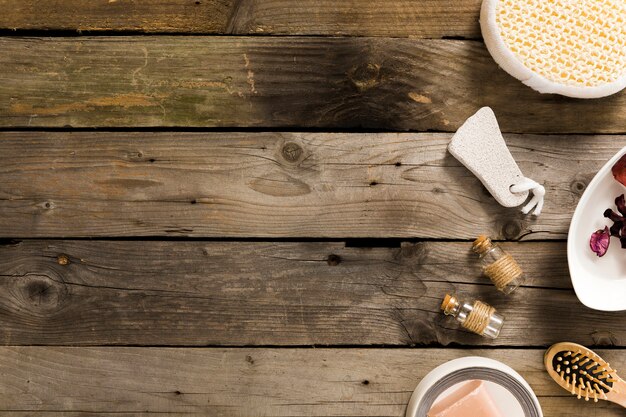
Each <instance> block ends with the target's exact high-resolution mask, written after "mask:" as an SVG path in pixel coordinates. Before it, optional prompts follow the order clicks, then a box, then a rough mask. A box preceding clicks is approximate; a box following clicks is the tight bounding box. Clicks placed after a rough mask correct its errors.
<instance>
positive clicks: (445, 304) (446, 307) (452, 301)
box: [441, 294, 459, 315]
mask: <svg viewBox="0 0 626 417" xmlns="http://www.w3.org/2000/svg"><path fill="white" fill-rule="evenodd" d="M458 305H459V300H457V298H456V297H454V296H452V295H450V294H446V296H445V297H444V299H443V301H442V302H441V309H442V310H443V312H444V314H447V315H450V314H452V311H454V309H455V308H456V307H457V306H458Z"/></svg>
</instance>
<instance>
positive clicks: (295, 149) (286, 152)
mask: <svg viewBox="0 0 626 417" xmlns="http://www.w3.org/2000/svg"><path fill="white" fill-rule="evenodd" d="M302 152H303V149H302V147H301V146H300V145H298V144H297V143H293V142H288V143H286V144H285V145H284V146H283V149H282V151H281V153H282V155H283V158H285V159H286V160H287V161H288V162H296V161H297V160H299V159H300V157H301V156H302Z"/></svg>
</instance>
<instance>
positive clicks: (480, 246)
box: [472, 235, 493, 254]
mask: <svg viewBox="0 0 626 417" xmlns="http://www.w3.org/2000/svg"><path fill="white" fill-rule="evenodd" d="M492 247H493V245H492V243H491V239H490V238H489V237H488V236H485V235H480V236H478V237H477V238H476V240H475V241H474V243H473V244H472V250H473V251H474V252H476V253H480V254H482V253H485V252H487V251H488V250H489V249H491V248H492Z"/></svg>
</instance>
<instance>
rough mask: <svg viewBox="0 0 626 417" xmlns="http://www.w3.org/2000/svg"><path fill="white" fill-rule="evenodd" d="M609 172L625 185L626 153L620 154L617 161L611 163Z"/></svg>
mask: <svg viewBox="0 0 626 417" xmlns="http://www.w3.org/2000/svg"><path fill="white" fill-rule="evenodd" d="M611 172H612V173H613V177H614V178H615V179H616V180H617V181H619V182H620V183H621V184H622V185H626V154H624V155H622V157H621V158H620V159H619V161H617V162H616V163H615V165H613V168H611Z"/></svg>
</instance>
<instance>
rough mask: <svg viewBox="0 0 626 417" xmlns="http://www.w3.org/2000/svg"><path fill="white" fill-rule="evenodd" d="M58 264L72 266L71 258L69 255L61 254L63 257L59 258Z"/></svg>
mask: <svg viewBox="0 0 626 417" xmlns="http://www.w3.org/2000/svg"><path fill="white" fill-rule="evenodd" d="M57 263H58V264H59V265H63V266H65V265H69V264H70V258H69V257H68V256H67V255H63V254H61V255H59V256H57Z"/></svg>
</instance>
